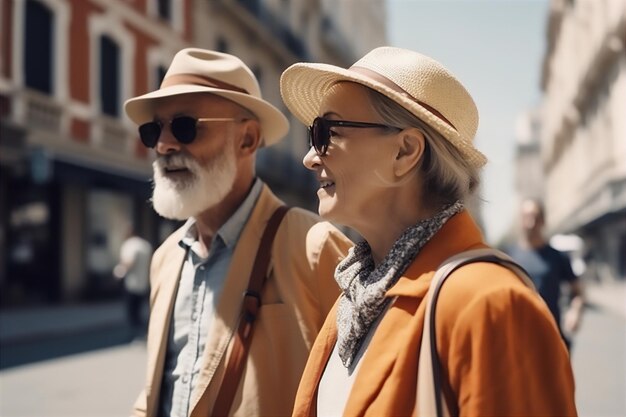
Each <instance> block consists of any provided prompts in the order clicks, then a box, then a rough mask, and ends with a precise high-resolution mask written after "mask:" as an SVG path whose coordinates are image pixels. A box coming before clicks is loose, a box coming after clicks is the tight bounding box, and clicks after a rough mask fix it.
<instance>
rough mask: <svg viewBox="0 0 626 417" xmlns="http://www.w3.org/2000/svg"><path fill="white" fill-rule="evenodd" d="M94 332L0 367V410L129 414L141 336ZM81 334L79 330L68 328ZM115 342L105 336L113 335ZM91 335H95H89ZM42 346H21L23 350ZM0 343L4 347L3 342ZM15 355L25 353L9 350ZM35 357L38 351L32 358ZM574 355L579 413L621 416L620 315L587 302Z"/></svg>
mask: <svg viewBox="0 0 626 417" xmlns="http://www.w3.org/2000/svg"><path fill="white" fill-rule="evenodd" d="M108 332H109V333H106V332H99V337H100V339H102V340H101V342H100V343H102V346H103V347H102V348H100V349H93V346H87V347H86V348H85V349H89V350H88V351H85V352H83V353H73V354H70V355H61V356H56V357H53V358H52V359H46V360H39V361H34V362H31V363H28V364H22V365H18V366H11V367H7V368H6V369H3V370H2V371H0V415H1V416H3V417H42V416H46V417H91V416H93V417H114V416H124V415H128V414H129V412H130V409H131V405H132V403H133V401H134V399H135V397H136V396H137V394H138V392H139V390H140V388H141V385H142V381H143V378H144V370H145V347H144V345H143V342H138V341H134V342H130V343H128V342H126V341H125V339H124V338H123V337H121V336H120V331H119V329H118V330H115V329H110V330H108ZM72 337H76V338H77V339H78V338H79V337H78V336H72ZM116 337H117V338H118V343H117V344H115V345H114V346H111V345H112V344H111V343H108V344H107V343H103V341H105V340H107V341H109V342H110V341H111V340H116V339H115V338H116ZM87 339H90V340H91V341H92V343H93V341H94V340H96V339H97V338H95V336H94V335H91V337H88V338H87ZM38 346H39V347H41V342H37V346H30V347H29V346H23V347H21V348H20V349H18V351H23V352H28V351H29V350H31V351H33V350H36V349H35V348H37V347H38ZM3 351H4V348H3ZM12 355H13V356H14V357H16V358H17V359H16V360H17V361H18V362H16V363H21V362H23V361H24V358H20V357H18V356H15V355H16V353H15V352H13V353H12ZM32 360H36V359H32ZM572 361H573V367H574V373H575V377H576V385H577V405H578V411H579V415H580V416H584V417H624V416H626V315H624V314H623V313H621V314H620V312H619V311H617V309H609V308H604V307H601V306H599V305H598V304H594V303H591V304H590V307H589V308H588V309H587V311H586V314H585V318H584V322H583V325H582V328H581V329H580V332H579V334H578V335H577V337H576V339H575V340H574V347H573V352H572Z"/></svg>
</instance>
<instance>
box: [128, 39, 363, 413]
mask: <svg viewBox="0 0 626 417" xmlns="http://www.w3.org/2000/svg"><path fill="white" fill-rule="evenodd" d="M125 110H126V113H127V114H128V116H129V117H130V118H131V119H132V120H133V121H134V122H136V123H137V124H138V125H139V135H140V138H141V141H142V142H143V144H144V145H145V146H147V147H149V148H154V150H155V151H156V160H155V161H154V164H153V167H154V192H153V198H152V201H153V205H154V208H155V210H156V211H157V212H158V213H159V214H160V215H162V216H164V217H167V218H170V219H177V220H186V223H185V224H184V225H183V226H182V227H181V228H180V229H179V230H177V231H175V232H174V233H173V234H172V235H171V236H170V237H169V238H168V239H167V240H166V241H165V242H164V243H163V244H162V245H161V247H160V248H159V249H158V250H157V251H156V253H155V255H154V258H153V261H152V267H151V278H150V280H151V288H152V290H151V300H150V301H151V316H150V326H149V331H148V341H147V344H148V372H147V381H146V385H145V389H144V391H143V392H142V393H141V395H140V396H139V398H138V400H137V402H136V404H135V415H138V416H145V415H148V416H154V415H159V416H189V415H193V416H196V415H198V416H199V415H203V416H205V415H240V416H259V415H267V416H269V415H272V416H279V415H287V414H290V413H291V409H292V406H293V400H294V396H295V393H296V389H297V386H298V382H299V380H300V375H301V373H302V370H303V368H304V365H305V362H306V359H307V356H308V353H309V349H310V348H311V345H312V343H313V341H314V339H315V337H316V335H317V333H318V331H319V329H320V327H321V326H322V324H323V321H324V318H325V317H326V314H327V312H328V311H329V309H330V308H331V307H332V305H333V303H334V301H335V299H336V298H337V295H338V293H339V290H338V288H337V286H336V284H335V283H334V281H332V276H333V271H334V269H335V266H336V264H337V263H338V261H339V260H340V259H341V258H343V257H344V255H345V254H346V252H347V250H348V248H349V247H350V246H352V244H351V242H350V241H349V240H348V239H347V238H346V237H344V236H343V235H342V234H341V233H340V232H339V231H338V230H337V229H336V228H334V227H333V226H332V225H330V224H329V223H325V222H320V219H319V218H318V217H316V216H315V215H314V214H312V213H310V212H307V211H304V210H301V209H296V208H291V209H289V210H286V207H285V205H284V203H283V202H281V201H280V200H279V199H278V198H277V197H275V196H274V194H272V192H271V191H270V189H269V188H268V187H267V186H266V185H265V184H264V183H263V182H262V181H261V180H260V179H258V178H256V176H255V155H256V151H257V149H259V147H261V146H269V145H272V144H274V143H276V142H277V141H278V140H280V139H281V138H282V137H283V136H284V135H285V134H286V133H287V131H288V128H289V125H288V122H287V119H286V118H285V116H284V115H283V114H282V113H281V112H280V111H279V110H277V109H276V108H275V107H274V106H272V105H271V104H270V103H268V102H267V101H265V100H263V98H262V97H261V92H260V89H259V85H258V82H257V80H256V78H255V77H254V75H253V73H252V72H251V71H250V69H249V68H248V67H247V66H246V65H245V64H244V63H243V62H242V61H241V60H239V59H238V58H236V57H234V56H232V55H228V54H224V53H219V52H213V51H208V50H202V49H184V50H182V51H180V52H179V53H177V54H176V56H175V57H174V59H173V61H172V63H171V65H170V67H169V69H168V72H167V74H166V75H165V78H164V79H163V83H162V84H161V87H160V88H159V89H158V90H157V91H154V92H151V93H148V94H145V95H143V96H139V97H135V98H132V99H130V100H128V101H127V102H126V104H125ZM282 216H284V217H282Z"/></svg>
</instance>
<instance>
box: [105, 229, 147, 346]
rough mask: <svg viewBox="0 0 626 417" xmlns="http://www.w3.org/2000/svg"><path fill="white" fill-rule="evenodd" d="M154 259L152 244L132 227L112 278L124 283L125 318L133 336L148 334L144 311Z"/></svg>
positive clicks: (122, 247) (123, 244) (121, 249)
mask: <svg viewBox="0 0 626 417" xmlns="http://www.w3.org/2000/svg"><path fill="white" fill-rule="evenodd" d="M151 259H152V245H151V244H150V242H148V241H147V240H145V239H144V238H142V237H140V236H139V235H138V233H137V232H136V231H135V229H134V228H130V230H129V232H128V233H127V235H126V239H125V240H124V242H123V243H122V246H121V248H120V259H119V263H118V264H117V265H116V266H115V268H114V269H113V275H114V276H115V277H117V278H118V279H121V280H123V288H124V300H125V303H126V317H127V318H128V324H129V326H130V328H131V332H132V335H133V337H141V336H143V335H144V334H145V321H144V318H143V316H142V311H143V308H144V304H145V302H146V301H147V297H148V292H149V290H150V260H151Z"/></svg>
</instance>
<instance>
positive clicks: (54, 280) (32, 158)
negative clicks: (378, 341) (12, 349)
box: [0, 0, 386, 307]
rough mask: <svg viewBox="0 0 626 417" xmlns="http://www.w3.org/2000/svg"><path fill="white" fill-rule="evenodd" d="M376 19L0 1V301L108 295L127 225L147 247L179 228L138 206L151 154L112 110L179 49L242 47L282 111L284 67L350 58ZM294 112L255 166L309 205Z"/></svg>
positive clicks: (272, 9)
mask: <svg viewBox="0 0 626 417" xmlns="http://www.w3.org/2000/svg"><path fill="white" fill-rule="evenodd" d="M357 3H358V7H357ZM385 20H386V17H385V8H384V2H383V0H373V1H367V2H357V1H356V0H353V1H350V0H319V1H318V0H314V1H306V0H211V1H205V0H1V3H0V22H1V23H0V121H1V128H0V129H1V130H0V301H1V302H2V304H1V305H2V306H4V307H6V306H12V305H23V304H29V303H38V302H63V301H72V300H80V299H85V298H90V297H101V296H103V295H106V294H107V293H111V294H113V293H114V292H115V290H116V287H115V285H114V284H115V283H114V282H113V281H112V279H111V274H110V271H111V269H112V267H113V265H114V264H115V262H116V261H117V253H118V248H119V246H120V244H121V242H122V240H123V237H124V234H125V231H126V228H127V226H128V224H129V223H131V224H134V225H135V226H136V227H137V228H138V229H139V230H140V232H141V233H142V234H143V235H144V236H146V237H147V238H149V239H150V240H151V241H152V242H153V243H154V244H157V245H158V244H159V243H160V241H161V240H162V239H163V237H164V236H166V235H167V234H168V233H169V232H170V231H171V230H172V228H173V227H174V226H175V225H174V224H172V223H171V222H167V221H165V220H164V219H161V218H160V217H158V216H157V215H156V214H155V213H154V211H153V210H152V208H151V207H150V204H149V203H148V200H149V197H150V193H151V186H150V177H151V172H152V170H151V159H152V158H151V155H150V153H149V152H148V151H147V150H146V149H145V148H143V146H142V145H141V144H140V142H139V141H138V139H137V136H136V127H135V126H134V125H133V124H132V123H131V122H130V121H129V120H128V119H127V118H126V117H125V116H124V114H123V109H122V105H123V102H124V101H125V100H126V99H127V98H129V97H132V96H135V95H139V94H143V93H145V92H147V91H150V90H153V89H155V88H157V87H158V85H159V84H160V81H161V79H162V77H163V76H164V74H165V71H166V70H167V67H168V65H169V63H170V61H171V59H172V57H173V56H174V54H175V53H176V52H177V51H178V50H180V49H182V48H184V47H188V46H197V47H204V48H210V49H217V50H221V51H225V52H229V53H233V54H235V55H238V56H239V57H240V58H241V59H242V60H244V62H246V63H247V64H248V65H249V66H250V67H251V68H252V69H253V71H254V72H255V73H256V74H257V76H258V78H259V81H260V84H261V89H262V91H263V94H264V96H265V97H266V98H267V99H268V100H269V101H271V102H272V103H273V104H274V105H276V106H277V107H279V108H281V109H283V110H284V111H285V113H287V114H288V112H287V111H286V108H285V107H284V105H283V104H282V101H281V99H280V94H279V89H278V82H279V77H280V74H281V73H282V71H283V70H284V69H285V68H286V67H287V66H289V65H290V64H292V63H294V62H296V61H309V60H320V61H325V62H329V63H334V64H338V65H344V66H347V65H350V64H351V63H352V62H353V61H354V60H355V58H356V57H358V56H360V55H362V54H363V53H364V52H365V51H366V50H369V49H371V48H373V47H375V46H380V45H383V44H385V43H386V34H385ZM357 23H358V24H357ZM290 121H291V125H292V129H291V132H290V134H289V137H288V138H287V139H286V140H284V141H283V142H282V143H281V144H280V145H278V146H275V147H272V148H268V149H264V150H262V152H261V153H260V155H259V161H258V171H259V174H260V176H261V177H262V178H263V179H265V180H266V181H267V182H269V183H270V184H271V185H272V186H273V187H275V189H276V190H277V191H278V192H279V194H280V195H281V196H282V197H283V198H284V199H285V200H286V201H287V202H288V203H290V204H292V205H300V206H305V207H309V208H312V207H313V206H314V201H313V198H314V195H315V194H314V192H313V188H314V187H315V184H314V181H313V178H312V175H311V174H309V173H307V171H306V170H305V169H303V167H302V166H301V162H300V161H301V159H302V157H303V155H304V154H305V152H306V150H307V144H306V143H307V140H306V129H305V127H304V126H301V125H300V123H299V122H298V121H297V120H295V119H293V118H291V119H290Z"/></svg>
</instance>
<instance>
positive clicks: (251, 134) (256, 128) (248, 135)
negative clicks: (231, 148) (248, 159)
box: [238, 120, 261, 155]
mask: <svg viewBox="0 0 626 417" xmlns="http://www.w3.org/2000/svg"><path fill="white" fill-rule="evenodd" d="M260 144H261V126H260V124H259V122H258V121H256V120H247V121H246V122H244V131H243V132H242V135H241V140H240V142H239V149H238V151H239V153H240V154H242V155H250V154H253V153H254V152H255V151H256V150H257V149H258V147H259V146H260Z"/></svg>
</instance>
